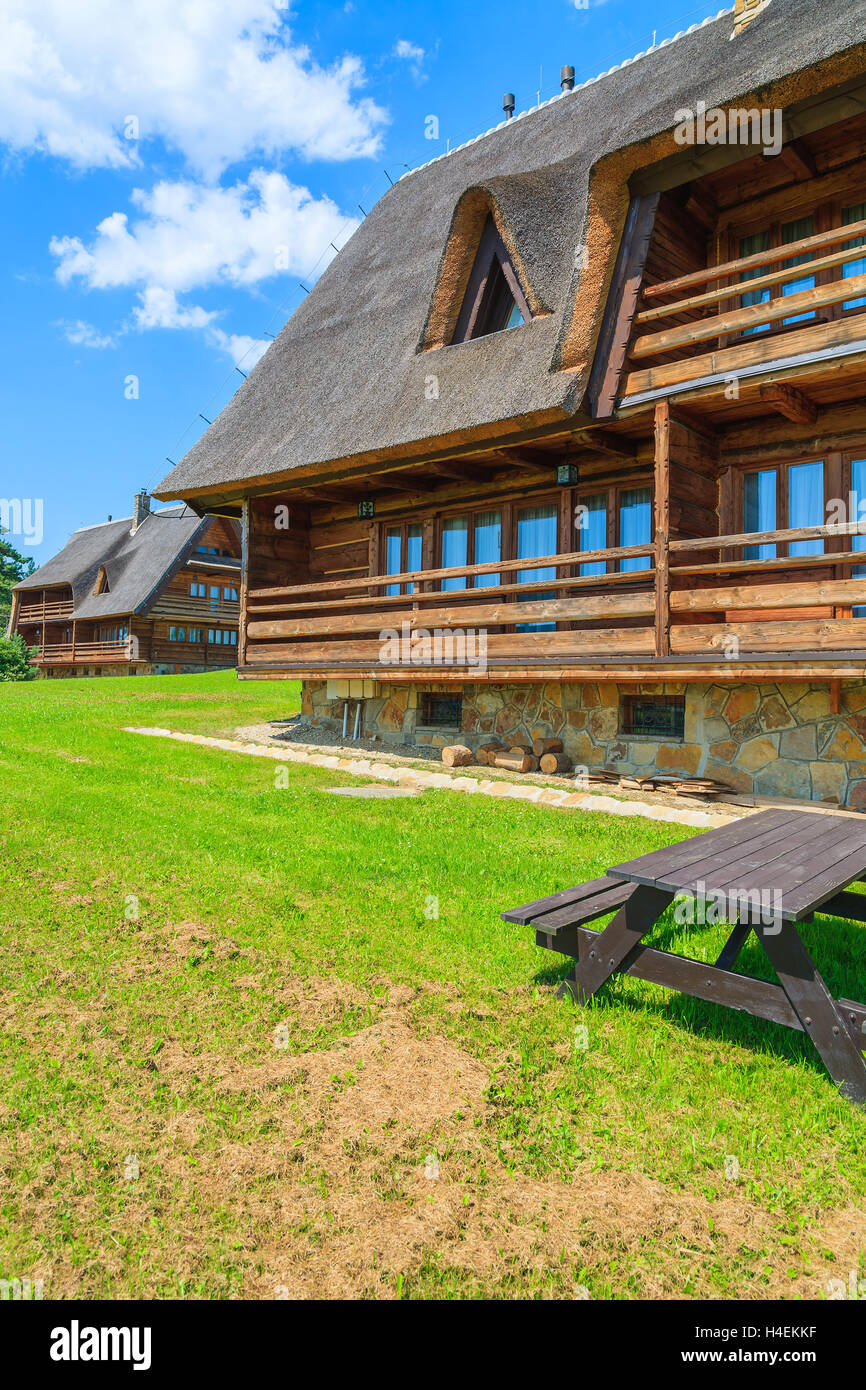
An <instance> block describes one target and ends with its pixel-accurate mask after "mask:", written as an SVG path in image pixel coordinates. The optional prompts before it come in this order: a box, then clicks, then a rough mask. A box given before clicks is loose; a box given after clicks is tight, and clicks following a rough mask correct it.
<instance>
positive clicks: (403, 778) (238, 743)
mask: <svg viewBox="0 0 866 1390" xmlns="http://www.w3.org/2000/svg"><path fill="white" fill-rule="evenodd" d="M123 732H124V733H126V734H144V735H146V736H148V737H150V738H172V739H175V740H176V741H177V742H178V743H195V744H198V745H199V746H200V747H203V748H222V749H224V750H226V751H227V752H230V753H247V754H249V755H251V756H252V757H255V758H271V759H273V760H274V761H275V762H284V763H307V764H309V765H310V766H312V767H325V768H331V769H333V770H334V771H338V772H348V773H351V775H352V776H353V777H371V778H373V779H374V780H376V781H378V782H401V783H403V784H405V785H407V786H412V787H420V788H425V787H437V788H442V789H447V790H449V791H458V792H468V793H470V794H473V793H478V794H480V795H481V796H498V797H504V798H506V799H511V800H514V801H534V802H537V803H538V804H539V805H542V806H553V807H557V808H561V809H563V810H569V811H603V812H604V813H605V814H606V815H611V816H638V817H640V818H642V819H644V820H656V821H670V822H671V823H672V824H674V825H694V826H704V827H707V828H709V827H713V826H720V825H728V824H729V823H730V821H731V820H732V819H733V817H731V816H725V815H717V814H714V813H713V812H711V811H688V810H685V809H684V810H682V811H678V810H674V809H673V808H672V807H669V806H652V805H649V804H647V803H643V802H639V801H617V800H615V798H614V797H611V796H604V795H595V796H594V795H592V794H591V793H588V792H566V791H558V790H556V789H555V788H553V787H538V786H534V785H531V784H527V785H526V786H521V785H520V784H519V783H515V782H497V781H494V780H493V779H492V778H485V779H484V780H483V781H479V780H478V778H477V777H459V776H451V775H450V774H449V773H447V772H425V771H424V770H422V769H420V768H400V767H392V766H391V765H390V764H389V763H383V762H374V761H372V760H371V759H369V758H338V757H336V756H335V755H334V754H329V753H300V752H298V750H297V749H294V748H274V747H273V746H272V745H270V744H265V743H244V742H243V741H242V740H240V739H230V738H208V737H207V736H206V735H205V734H182V733H176V732H174V731H173V730H172V729H159V728H153V729H148V728H135V727H132V726H127V727H125V728H124V730H123Z"/></svg>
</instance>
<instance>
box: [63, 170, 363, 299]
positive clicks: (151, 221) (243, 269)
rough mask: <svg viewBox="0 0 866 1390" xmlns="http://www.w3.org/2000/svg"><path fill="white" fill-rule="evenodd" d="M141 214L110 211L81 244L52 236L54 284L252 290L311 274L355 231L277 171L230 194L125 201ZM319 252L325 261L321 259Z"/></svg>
mask: <svg viewBox="0 0 866 1390" xmlns="http://www.w3.org/2000/svg"><path fill="white" fill-rule="evenodd" d="M132 203H133V206H134V207H135V208H136V209H137V211H138V214H139V216H137V217H136V216H133V218H132V220H130V217H129V215H128V214H127V213H125V212H113V213H111V214H110V216H108V217H106V218H104V219H103V220H102V221H101V222H100V223H99V224H98V225H97V227H96V231H95V234H94V236H93V237H92V238H91V239H90V240H89V241H87V242H85V241H83V240H82V239H81V238H80V237H76V236H63V237H53V238H52V240H51V242H50V250H51V253H52V255H54V256H55V257H56V258H57V262H58V264H57V269H56V272H55V273H56V275H57V278H58V280H59V281H60V282H61V284H64V285H66V284H69V283H70V282H72V281H75V280H78V281H81V282H82V283H83V284H84V285H85V286H86V287H87V288H88V289H116V288H118V287H121V286H135V287H139V286H141V287H144V289H145V290H150V289H153V288H156V289H158V290H160V291H166V290H172V291H175V292H178V291H183V290H190V289H197V288H201V287H203V286H207V285H216V284H227V285H233V286H235V287H239V288H243V287H252V286H253V285H256V284H258V283H259V282H260V281H261V280H265V279H268V278H269V277H271V276H273V275H280V274H292V275H300V276H306V275H311V274H312V273H313V271H314V270H315V269H316V268H317V266H318V268H319V269H321V268H322V266H324V265H325V264H326V263H327V261H328V260H330V259H331V258H332V256H333V254H334V253H333V251H332V250H331V243H332V242H336V244H337V245H338V246H339V245H342V243H343V242H344V241H345V240H346V238H347V236H348V235H349V234H350V233H351V232H352V231H354V229H355V227H356V226H357V219H355V218H346V217H345V216H344V215H343V214H342V213H341V212H340V210H339V208H338V207H337V205H336V203H334V202H333V201H332V200H331V199H330V198H327V197H323V198H314V197H313V196H312V195H311V194H310V193H309V191H308V190H307V189H306V188H300V187H298V186H297V185H296V184H292V183H290V182H289V180H288V179H287V178H286V177H285V175H284V174H279V173H267V172H266V171H265V170H262V169H256V170H254V171H253V172H252V174H251V175H250V177H249V179H248V180H247V181H245V182H241V183H236V184H235V185H234V186H233V187H231V188H218V187H207V186H204V185H201V184H196V183H190V182H186V181H178V182H167V181H164V182H162V183H158V184H157V185H156V186H155V188H153V189H152V190H151V191H150V192H144V191H143V190H141V189H137V190H135V192H134V193H133V194H132ZM323 252H326V253H327V254H326V255H323Z"/></svg>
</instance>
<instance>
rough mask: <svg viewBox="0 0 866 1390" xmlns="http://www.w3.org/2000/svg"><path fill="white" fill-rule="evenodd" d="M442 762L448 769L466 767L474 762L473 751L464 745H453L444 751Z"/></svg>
mask: <svg viewBox="0 0 866 1390" xmlns="http://www.w3.org/2000/svg"><path fill="white" fill-rule="evenodd" d="M442 761H443V763H444V764H445V766H446V767H466V765H467V763H471V762H474V758H473V756H472V749H471V748H467V747H466V746H465V744H462V743H451V744H449V745H448V747H447V748H443V749H442Z"/></svg>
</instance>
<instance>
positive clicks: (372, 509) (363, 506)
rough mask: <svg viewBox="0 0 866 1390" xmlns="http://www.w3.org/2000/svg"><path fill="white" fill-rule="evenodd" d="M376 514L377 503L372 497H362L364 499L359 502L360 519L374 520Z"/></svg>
mask: <svg viewBox="0 0 866 1390" xmlns="http://www.w3.org/2000/svg"><path fill="white" fill-rule="evenodd" d="M375 514H376V503H375V502H374V501H373V499H372V497H364V498H362V500H361V501H360V502H359V503H358V520H359V521H372V519H373V517H374V516H375Z"/></svg>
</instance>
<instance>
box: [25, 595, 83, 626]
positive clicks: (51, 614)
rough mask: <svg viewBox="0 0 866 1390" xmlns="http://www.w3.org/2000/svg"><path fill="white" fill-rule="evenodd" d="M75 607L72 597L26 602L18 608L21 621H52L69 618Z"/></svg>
mask: <svg viewBox="0 0 866 1390" xmlns="http://www.w3.org/2000/svg"><path fill="white" fill-rule="evenodd" d="M72 609H73V602H72V599H71V598H70V599H61V600H59V601H57V602H54V603H26V604H22V605H21V607H20V608H19V610H18V621H19V622H20V623H44V622H52V621H53V620H54V619H55V618H68V617H69V615H70V614H71V612H72Z"/></svg>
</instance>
